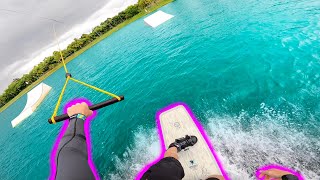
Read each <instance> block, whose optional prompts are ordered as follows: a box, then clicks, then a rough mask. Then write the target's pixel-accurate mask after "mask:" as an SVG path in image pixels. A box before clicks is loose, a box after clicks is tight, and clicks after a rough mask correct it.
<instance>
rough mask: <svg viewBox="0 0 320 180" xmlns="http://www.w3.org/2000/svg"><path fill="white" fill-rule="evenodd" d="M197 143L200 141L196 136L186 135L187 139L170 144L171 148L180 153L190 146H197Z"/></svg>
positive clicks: (183, 138) (180, 139)
mask: <svg viewBox="0 0 320 180" xmlns="http://www.w3.org/2000/svg"><path fill="white" fill-rule="evenodd" d="M197 141H198V138H197V137H196V136H188V135H186V137H182V138H179V139H176V140H175V142H174V143H171V144H170V146H169V148H171V147H176V148H177V149H178V152H180V151H181V150H183V149H185V148H187V147H189V146H193V145H195V144H196V143H197Z"/></svg>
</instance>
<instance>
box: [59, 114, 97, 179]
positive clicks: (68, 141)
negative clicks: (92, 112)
mask: <svg viewBox="0 0 320 180" xmlns="http://www.w3.org/2000/svg"><path fill="white" fill-rule="evenodd" d="M69 121H70V123H69V126H68V129H67V131H66V132H65V134H64V136H63V138H62V139H61V141H60V144H59V148H58V152H57V155H56V156H57V157H56V165H57V173H56V175H55V179H56V180H82V179H83V180H91V179H95V178H94V175H93V173H92V171H91V169H90V167H89V164H88V152H87V144H86V137H85V134H84V121H83V120H82V119H77V118H76V117H74V118H72V119H70V120H69Z"/></svg>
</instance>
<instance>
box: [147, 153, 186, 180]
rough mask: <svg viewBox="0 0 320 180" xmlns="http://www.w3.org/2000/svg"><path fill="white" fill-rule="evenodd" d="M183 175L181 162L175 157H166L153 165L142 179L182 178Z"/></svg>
mask: <svg viewBox="0 0 320 180" xmlns="http://www.w3.org/2000/svg"><path fill="white" fill-rule="evenodd" d="M183 177H184V170H183V167H182V166H181V164H180V162H179V161H178V160H176V159H175V158H173V157H166V158H163V159H161V160H160V161H159V162H158V163H156V164H155V165H153V166H151V167H150V168H149V169H148V170H147V171H146V172H145V173H144V175H143V176H142V178H141V180H164V179H166V180H181V179H182V178H183Z"/></svg>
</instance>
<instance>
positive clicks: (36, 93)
mask: <svg viewBox="0 0 320 180" xmlns="http://www.w3.org/2000/svg"><path fill="white" fill-rule="evenodd" d="M50 90H51V87H50V86H48V85H46V84H44V83H40V84H39V85H38V86H36V87H35V88H33V89H32V90H31V91H29V92H28V94H27V96H28V97H27V104H26V106H25V107H24V109H23V110H22V112H21V113H20V114H19V115H18V116H17V117H16V118H15V119H14V120H12V121H11V124H12V127H16V126H17V125H18V124H19V123H21V122H22V121H23V120H25V119H26V118H27V117H29V116H30V115H31V114H32V113H33V112H34V111H35V110H36V108H37V107H38V106H39V105H40V103H41V102H42V101H43V100H44V98H45V97H46V96H47V94H48V93H49V91H50Z"/></svg>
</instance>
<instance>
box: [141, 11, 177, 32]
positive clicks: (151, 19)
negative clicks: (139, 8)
mask: <svg viewBox="0 0 320 180" xmlns="http://www.w3.org/2000/svg"><path fill="white" fill-rule="evenodd" d="M173 17H174V16H173V15H171V14H167V13H165V12H163V11H157V12H156V13H154V14H152V15H150V16H148V17H147V18H145V19H144V22H145V23H146V24H148V25H149V26H151V27H153V28H156V27H157V26H159V25H160V24H162V23H164V22H166V21H168V20H169V19H171V18H173Z"/></svg>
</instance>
